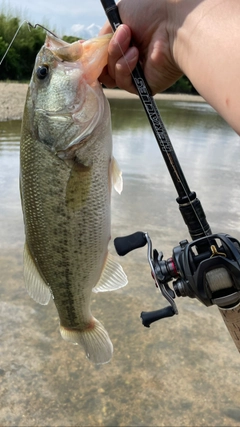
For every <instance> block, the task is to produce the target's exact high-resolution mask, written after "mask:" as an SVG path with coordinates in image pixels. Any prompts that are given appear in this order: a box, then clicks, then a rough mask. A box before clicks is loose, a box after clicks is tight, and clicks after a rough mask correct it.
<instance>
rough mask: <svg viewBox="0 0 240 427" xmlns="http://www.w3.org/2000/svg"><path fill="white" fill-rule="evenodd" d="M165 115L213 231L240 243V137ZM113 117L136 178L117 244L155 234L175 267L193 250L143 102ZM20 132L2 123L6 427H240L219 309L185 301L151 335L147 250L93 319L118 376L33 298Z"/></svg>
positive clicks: (95, 307)
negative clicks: (146, 315)
mask: <svg viewBox="0 0 240 427" xmlns="http://www.w3.org/2000/svg"><path fill="white" fill-rule="evenodd" d="M158 106H159V109H160V112H161V115H162V118H163V120H164V123H165V124H166V127H167V129H168V131H169V135H170V138H171V140H172V143H173V145H174V148H175V151H176V153H177V155H178V158H179V161H180V164H181V166H182V169H183V171H184V173H185V175H186V178H187V180H188V183H189V186H190V188H191V190H194V191H196V192H197V195H198V197H199V198H200V200H201V202H202V205H203V207H204V210H205V213H206V214H207V219H208V222H209V223H210V225H211V228H212V231H213V232H226V233H229V234H231V235H233V236H234V237H236V238H237V239H240V213H239V206H240V185H239V184H240V156H239V146H240V141H239V137H238V136H237V135H236V134H235V133H234V132H233V131H232V130H231V129H230V128H229V126H228V125H227V124H226V123H225V122H224V121H223V120H222V119H221V118H220V117H219V116H218V115H217V113H216V112H215V111H214V110H213V109H212V108H211V107H210V106H208V105H207V104H205V103H200V102H197V101H196V102H191V103H190V102H179V101H158ZM111 109H112V121H113V140H114V154H115V157H116V158H117V160H118V163H119V165H120V167H121V169H122V171H123V178H124V190H123V193H122V195H121V196H119V195H117V194H113V200H112V237H113V238H115V237H117V236H121V235H125V234H130V233H133V232H135V231H138V230H142V231H148V232H149V234H150V236H151V238H152V241H153V245H154V247H156V248H157V249H158V250H162V251H163V253H164V257H165V258H168V257H170V256H171V253H172V248H173V247H174V246H177V245H178V243H179V241H180V240H183V239H186V238H188V233H187V229H186V227H185V225H184V223H183V220H182V218H181V216H180V214H179V212H178V207H177V203H176V201H175V199H176V197H177V194H176V191H175V189H174V186H173V184H172V182H171V179H170V176H169V173H168V171H167V168H166V166H165V164H164V162H163V159H162V157H161V153H160V151H159V149H158V146H157V143H156V142H155V138H154V136H153V134H152V131H151V129H150V126H149V124H148V122H147V120H146V118H145V115H144V112H143V110H142V107H141V105H140V102H139V101H138V100H113V101H111ZM20 126H21V124H20V122H18V121H15V122H14V121H13V122H5V123H0V201H1V202H0V203H1V208H0V223H1V227H0V354H1V356H0V425H1V426H240V375H239V371H240V355H239V353H238V352H237V350H236V348H235V345H234V343H233V342H232V340H231V338H230V335H229V334H228V332H227V329H226V327H225V325H224V323H223V321H222V318H221V317H220V314H219V312H218V310H217V308H216V307H210V308H206V307H204V306H203V305H201V304H200V302H198V301H197V300H193V299H189V298H177V300H176V303H177V306H178V309H179V315H178V316H174V317H172V318H168V319H163V320H161V321H159V322H156V323H154V324H153V325H152V326H151V327H150V328H149V329H148V328H144V327H143V326H142V324H141V321H140V317H139V316H140V313H141V311H142V310H144V311H147V310H156V309H159V308H161V307H164V306H166V301H165V300H163V297H162V296H161V295H160V294H159V292H157V290H156V288H155V287H154V283H153V281H152V279H151V275H150V271H149V266H148V263H147V258H146V248H142V249H139V250H137V251H135V252H132V253H130V254H128V255H127V256H126V257H124V258H121V259H120V262H121V264H122V266H123V268H124V270H125V272H126V273H127V275H128V279H129V284H128V286H126V287H125V288H124V289H122V290H119V291H116V292H113V293H104V294H101V295H100V294H97V295H95V294H94V297H93V303H92V311H93V313H94V315H95V316H96V317H97V318H98V319H99V320H100V321H102V322H103V323H104V325H105V327H106V329H107V330H108V332H109V335H110V337H111V339H112V342H113V344H114V356H113V359H112V361H111V362H110V363H109V364H106V365H103V366H94V365H92V364H91V363H90V362H89V361H88V360H86V359H85V356H84V353H83V351H82V349H81V348H80V347H78V346H73V345H71V344H68V343H67V342H65V341H63V340H62V339H61V337H60V334H59V328H58V316H57V313H56V309H55V307H54V304H53V303H52V302H51V303H50V304H49V305H48V306H40V305H38V304H36V303H35V302H34V301H33V300H31V299H30V297H29V296H28V295H27V293H26V291H25V289H24V283H23V276H22V249H23V243H24V231H23V221H22V213H21V206H20V197H19V189H18V175H19V139H20ZM111 251H112V252H113V251H114V249H113V245H111Z"/></svg>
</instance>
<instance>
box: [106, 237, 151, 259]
mask: <svg viewBox="0 0 240 427" xmlns="http://www.w3.org/2000/svg"><path fill="white" fill-rule="evenodd" d="M146 243H147V239H146V236H145V233H143V232H142V231H137V232H136V233H133V234H130V235H129V236H123V237H116V239H114V246H115V249H116V251H117V254H118V255H120V256H124V255H127V254H128V252H131V251H133V250H134V249H138V248H142V247H143V246H145V245H146Z"/></svg>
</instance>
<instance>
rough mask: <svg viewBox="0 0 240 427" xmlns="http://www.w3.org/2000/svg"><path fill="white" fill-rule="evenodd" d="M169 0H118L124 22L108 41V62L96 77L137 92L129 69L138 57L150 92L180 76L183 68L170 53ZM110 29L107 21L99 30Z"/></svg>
mask: <svg viewBox="0 0 240 427" xmlns="http://www.w3.org/2000/svg"><path fill="white" fill-rule="evenodd" d="M170 3H171V2H169V1H168V0H131V1H129V0H121V1H120V2H119V3H118V10H119V14H120V16H121V19H122V22H124V24H123V25H121V26H120V27H118V29H117V31H116V33H115V34H114V36H113V38H112V40H111V41H110V44H109V50H108V52H109V58H108V65H107V67H105V68H104V70H103V72H102V74H101V76H100V78H99V79H100V81H101V82H102V83H103V84H105V86H107V87H110V88H111V87H116V86H118V87H119V88H121V89H125V90H127V91H128V92H132V93H136V88H135V86H134V84H133V81H132V76H131V72H132V70H133V69H134V68H135V66H136V64H137V61H138V60H139V61H140V64H141V65H142V68H143V72H144V75H145V78H146V80H147V82H148V84H149V86H150V88H151V90H152V93H153V94H155V93H157V92H162V91H163V90H165V89H167V88H168V87H169V86H171V85H172V84H173V83H174V82H175V81H176V80H178V79H179V77H181V75H182V71H181V70H180V68H179V67H178V65H177V64H176V62H175V60H174V58H173V54H172V49H173V46H172V44H173V35H172V32H171V20H170V19H169V12H170V11H171V7H170V6H171V4H170ZM111 31H112V30H111V27H110V25H109V23H108V22H107V23H106V24H105V25H104V26H103V28H102V29H101V31H100V34H107V33H109V32H111ZM131 41H132V46H131Z"/></svg>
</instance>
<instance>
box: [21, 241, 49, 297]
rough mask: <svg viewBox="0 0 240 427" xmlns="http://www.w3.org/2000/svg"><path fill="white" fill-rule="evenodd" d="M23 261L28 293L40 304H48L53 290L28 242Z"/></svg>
mask: <svg viewBox="0 0 240 427" xmlns="http://www.w3.org/2000/svg"><path fill="white" fill-rule="evenodd" d="M23 261H24V264H23V265H24V266H23V274H24V281H25V287H26V289H27V292H28V294H29V295H30V297H31V298H33V299H34V301H36V302H38V303H39V304H42V305H47V304H48V303H49V301H50V298H51V291H50V288H49V286H48V285H47V284H46V283H45V282H44V280H43V278H42V276H41V275H40V273H39V271H38V269H37V267H36V264H35V262H34V260H33V258H32V255H31V252H30V251H29V248H28V245H27V243H25V246H24V251H23Z"/></svg>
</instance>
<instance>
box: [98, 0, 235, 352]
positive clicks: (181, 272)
mask: <svg viewBox="0 0 240 427" xmlns="http://www.w3.org/2000/svg"><path fill="white" fill-rule="evenodd" d="M101 3H102V5H103V8H104V10H105V13H106V15H107V17H108V20H109V22H110V24H111V27H112V29H113V31H114V32H115V31H116V29H117V28H118V27H119V25H121V24H122V21H121V18H120V15H119V11H118V7H117V5H116V4H115V2H114V0H101ZM132 79H133V82H134V84H135V87H136V89H137V92H138V95H139V98H140V100H141V102H142V105H143V108H144V110H145V112H146V115H147V118H148V120H149V123H150V125H151V127H152V130H153V133H154V135H155V138H156V140H157V143H158V146H159V148H160V151H161V153H162V156H163V158H164V161H165V164H166V166H167V168H168V171H169V173H170V176H171V178H172V181H173V184H174V186H175V188H176V191H177V194H178V197H177V199H176V201H177V203H178V205H179V210H180V212H181V214H182V217H183V219H184V222H185V224H186V225H187V227H188V231H189V234H190V236H191V238H192V241H191V242H188V240H187V239H185V240H182V241H181V242H180V243H179V245H178V246H176V247H174V248H173V252H172V256H171V257H170V258H168V259H167V260H163V253H162V252H158V251H157V250H156V249H154V250H152V241H151V239H150V236H149V235H148V233H146V232H140V231H139V232H136V233H133V234H131V235H129V236H124V237H117V238H116V239H115V240H114V244H115V248H116V251H117V253H118V254H119V255H120V256H124V255H126V254H127V253H129V252H131V251H132V250H135V249H137V248H140V247H143V246H145V245H147V258H148V262H149V265H150V268H151V273H152V277H153V279H154V282H155V285H156V287H157V288H158V289H159V291H160V292H161V293H162V295H163V296H164V297H165V298H166V300H167V301H168V302H169V304H170V305H169V306H167V307H165V308H162V309H160V310H156V311H152V312H142V313H141V319H142V323H143V325H144V326H146V327H150V324H151V323H153V322H155V321H157V320H160V319H163V318H165V317H171V316H174V315H175V314H178V309H177V306H176V303H175V301H174V299H175V298H176V296H177V297H186V296H188V297H190V298H197V299H198V300H199V301H201V302H202V303H203V304H204V305H205V306H211V305H217V306H218V308H219V310H220V312H221V314H222V317H223V320H224V321H225V324H226V326H227V328H228V330H229V332H230V334H231V336H232V338H233V340H234V342H235V344H236V346H237V348H238V350H239V352H240V243H239V241H238V240H237V239H235V238H234V237H231V236H229V235H228V234H225V233H218V234H212V231H211V228H210V226H209V224H208V222H207V219H206V215H205V213H204V210H203V207H202V205H201V202H200V200H199V199H198V198H197V196H196V193H195V192H193V191H191V190H190V188H189V186H188V183H187V180H186V178H185V176H184V174H183V171H182V169H181V166H180V163H179V161H178V158H177V156H176V153H175V151H174V148H173V145H172V143H171V141H170V138H169V135H168V133H167V130H166V128H165V126H164V123H163V121H162V119H161V116H160V114H159V111H158V108H157V105H156V103H155V101H154V99H153V97H152V95H151V90H150V88H149V85H148V83H147V81H146V79H145V76H144V74H143V70H142V68H141V65H140V64H139V63H138V64H137V66H136V67H135V69H134V70H133V71H132ZM171 281H173V289H172V288H170V286H169V282H171Z"/></svg>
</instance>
